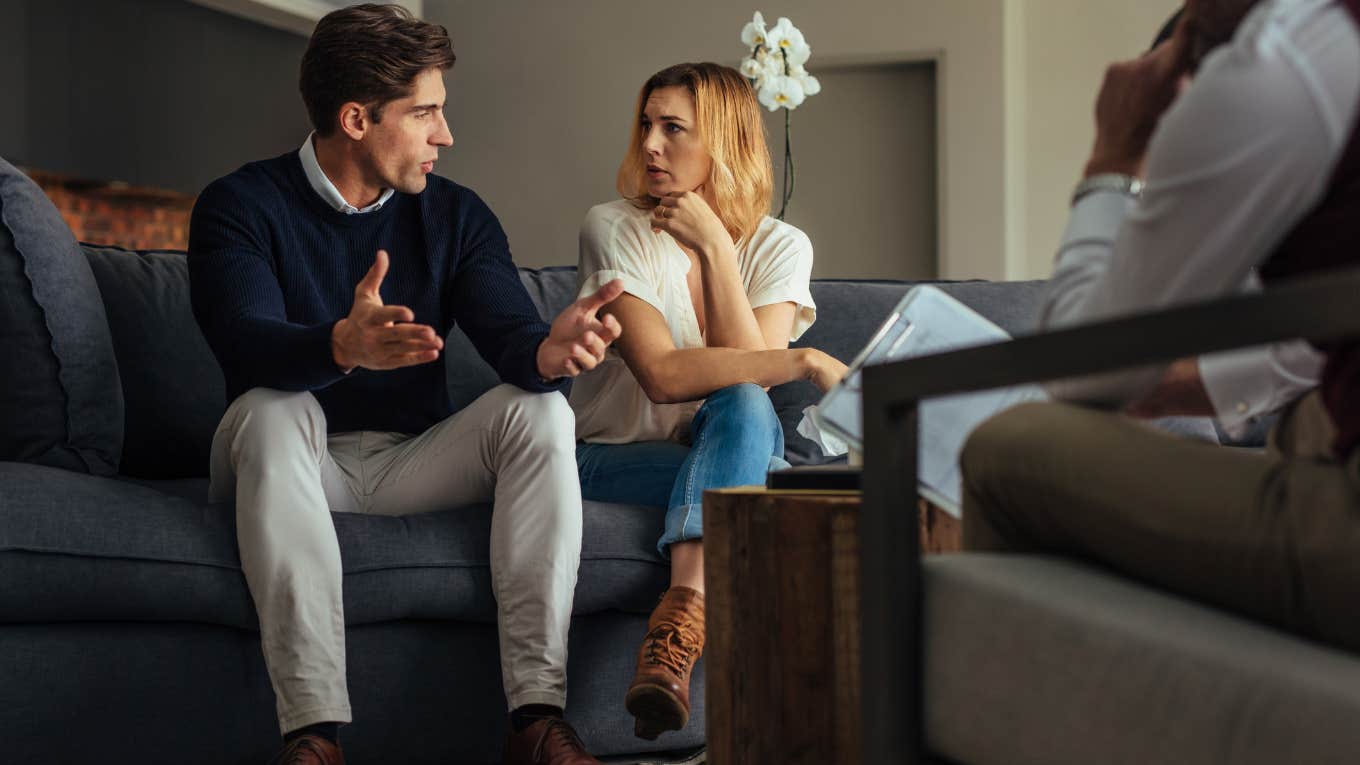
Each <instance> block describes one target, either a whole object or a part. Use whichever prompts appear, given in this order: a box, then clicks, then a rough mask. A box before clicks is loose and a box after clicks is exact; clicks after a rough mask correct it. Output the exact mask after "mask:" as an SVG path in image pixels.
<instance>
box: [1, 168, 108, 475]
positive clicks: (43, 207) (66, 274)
mask: <svg viewBox="0 0 1360 765" xmlns="http://www.w3.org/2000/svg"><path fill="white" fill-rule="evenodd" d="M0 358H3V359H4V363H3V364H0V460H18V461H24V462H33V463H38V464H43V465H52V466H55V467H61V468H66V469H67V470H78V471H81V472H89V473H95V474H98V475H112V474H113V473H116V472H117V470H118V461H119V454H120V451H121V449H122V444H123V394H122V390H121V388H120V385H119V382H118V368H117V364H116V362H115V360H114V353H113V344H112V342H111V340H110V339H109V330H108V323H107V321H106V319H105V315H104V306H103V304H102V303H101V302H100V301H99V289H98V288H97V287H96V286H95V281H94V276H93V275H92V274H91V273H90V266H89V264H88V263H86V262H85V258H84V257H82V256H81V254H80V247H79V245H77V244H76V240H75V237H73V236H72V235H71V230H70V229H69V228H67V226H66V223H65V222H64V221H62V219H61V214H60V213H58V212H57V208H56V207H54V206H53V205H52V203H51V202H50V201H49V200H48V199H47V197H46V195H44V194H43V192H42V189H40V188H38V186H37V184H35V183H34V182H33V181H31V180H29V178H28V177H27V176H25V175H24V174H23V173H21V172H19V171H18V170H17V169H16V168H15V167H14V166H13V165H11V164H9V163H8V162H6V161H4V160H3V159H0Z"/></svg>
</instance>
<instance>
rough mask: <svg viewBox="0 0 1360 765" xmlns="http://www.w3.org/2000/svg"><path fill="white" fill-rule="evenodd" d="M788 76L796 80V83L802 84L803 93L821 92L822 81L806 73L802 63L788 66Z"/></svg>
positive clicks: (810, 94) (808, 94) (812, 94)
mask: <svg viewBox="0 0 1360 765" xmlns="http://www.w3.org/2000/svg"><path fill="white" fill-rule="evenodd" d="M789 76H790V77H792V78H794V79H795V80H798V84H799V85H802V86H803V95H805V96H815V95H817V94H818V93H821V92H822V83H821V82H819V81H818V80H817V78H816V77H813V76H812V75H810V74H808V71H807V70H806V69H804V68H803V65H802V64H797V65H795V66H791V67H789Z"/></svg>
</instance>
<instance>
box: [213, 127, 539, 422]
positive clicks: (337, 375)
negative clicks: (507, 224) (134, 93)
mask: <svg viewBox="0 0 1360 765" xmlns="http://www.w3.org/2000/svg"><path fill="white" fill-rule="evenodd" d="M427 178H428V179H429V182H428V184H427V185H426V187H425V190H424V191H423V192H421V193H419V194H402V193H397V194H394V195H393V196H392V198H391V200H389V201H388V203H387V204H385V205H383V207H382V209H381V210H377V211H375V212H371V213H364V214H360V215H345V214H344V213H340V212H337V211H335V210H334V209H332V208H331V207H329V206H327V205H326V203H325V202H324V201H323V200H322V199H321V197H320V196H318V195H317V193H316V192H315V191H314V190H313V189H312V187H311V185H310V184H309V183H308V182H307V176H306V175H305V174H304V173H303V170H302V162H301V160H300V159H299V157H298V156H297V153H296V152H290V153H288V154H284V155H282V156H280V157H275V158H274V159H269V160H264V161H262V162H252V163H251V164H248V165H246V166H245V167H242V168H241V169H240V170H237V171H236V172H234V173H232V174H231V175H228V176H226V177H225V178H220V179H218V180H216V181H214V182H213V183H212V184H211V185H209V186H208V188H206V189H204V191H203V194H202V195H200V196H199V198H198V202H197V203H196V204H195V205H194V212H193V217H192V218H191V220H190V225H189V283H190V291H191V296H192V299H193V307H194V316H195V318H197V319H198V325H199V327H201V328H202V330H203V334H204V336H205V337H206V338H207V340H208V345H209V346H211V347H212V350H213V353H214V354H216V356H217V360H218V363H220V364H221V365H222V372H223V373H224V374H225V376H226V381H227V397H228V400H231V399H234V398H236V397H237V396H239V395H241V394H242V393H244V392H246V391H247V390H249V389H251V388H256V387H264V388H275V389H278V390H286V391H311V392H312V393H313V394H314V395H315V396H316V398H317V400H318V401H319V402H320V403H321V407H322V409H323V410H324V411H325V412H326V419H327V426H328V429H329V431H330V432H331V433H339V432H344V431H352V430H383V431H396V432H401V433H412V434H414V433H420V432H422V431H424V430H425V429H427V428H429V427H430V426H432V425H434V424H436V423H438V422H439V421H440V420H443V419H444V418H446V417H448V416H449V415H450V414H452V411H453V410H452V406H451V404H450V403H449V397H448V389H447V387H446V385H445V379H444V374H445V365H444V359H443V358H442V356H441V358H440V359H439V360H437V361H434V362H431V363H428V364H421V365H419V366H414V367H405V368H403V369H394V370H389V371H381V372H378V371H372V370H368V369H356V370H354V371H353V372H351V373H350V374H348V375H346V374H344V373H343V372H342V371H341V370H340V369H339V368H338V367H336V365H335V360H334V358H333V357H332V355H331V330H332V328H333V327H334V326H335V323H336V322H337V321H339V320H340V319H343V318H344V317H345V316H347V315H348V314H349V310H350V307H351V306H352V305H353V304H354V286H355V285H356V284H358V282H359V280H360V279H362V278H363V276H364V274H365V273H366V272H367V271H368V269H369V267H370V266H372V265H373V259H374V257H375V255H376V253H377V251H378V250H379V249H385V250H387V252H388V255H389V256H390V268H389V270H388V272H387V278H386V279H384V280H383V283H382V287H381V290H380V292H381V295H382V299H383V303H384V304H387V305H404V306H406V307H408V308H410V309H411V310H412V311H413V312H414V313H415V321H416V322H417V323H419V324H428V325H430V326H431V327H434V328H435V330H436V331H437V332H439V333H440V334H441V335H446V334H447V333H448V331H449V329H450V328H451V327H453V325H454V324H457V325H458V326H459V327H460V328H462V330H463V331H464V332H465V333H466V334H467V336H468V337H469V338H470V339H471V340H472V343H473V345H475V346H476V348H477V350H478V352H480V353H481V355H482V357H483V358H485V359H486V360H487V362H488V363H489V364H490V365H491V366H492V368H493V369H495V370H496V371H497V372H498V373H499V374H500V377H501V379H502V380H504V381H506V382H509V383H513V384H515V385H518V386H519V387H521V388H524V389H526V390H530V391H548V390H556V389H557V387H558V386H557V385H555V384H552V383H544V382H542V381H541V380H540V379H539V376H538V369H537V362H536V356H537V352H538V346H539V344H540V343H541V342H542V341H543V338H544V337H546V336H547V334H548V326H547V325H546V324H545V323H543V321H542V320H541V319H540V318H539V315H538V311H537V310H536V309H535V308H534V304H533V301H531V300H530V299H529V295H528V293H527V292H525V290H524V286H523V285H522V284H521V283H520V280H519V273H518V271H517V270H516V268H515V265H514V263H512V262H511V260H510V248H509V244H508V243H507V241H506V238H505V232H504V231H503V230H502V229H501V226H500V222H499V221H497V220H496V216H495V215H494V214H493V213H492V212H491V210H490V208H488V207H487V206H486V203H485V202H483V201H482V200H481V199H480V198H479V197H478V196H477V195H476V194H474V193H473V192H472V191H470V190H468V189H466V188H463V187H462V186H459V185H458V184H456V183H453V182H452V181H449V180H448V179H446V178H440V177H438V176H435V175H429V176H427Z"/></svg>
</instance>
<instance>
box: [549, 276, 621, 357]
mask: <svg viewBox="0 0 1360 765" xmlns="http://www.w3.org/2000/svg"><path fill="white" fill-rule="evenodd" d="M622 294H623V282H622V281H620V280H618V279H615V280H614V281H612V282H609V283H608V284H606V285H604V286H603V287H601V288H599V289H598V290H596V291H595V294H594V295H587V296H585V297H583V298H581V299H580V300H577V301H576V302H575V303H572V304H571V305H569V306H567V309H566V310H565V311H563V312H562V313H560V314H558V315H557V318H556V319H553V323H552V329H551V330H550V331H549V332H548V337H547V338H546V339H544V340H543V344H542V345H540V346H538V374H539V376H540V377H542V378H543V379H545V380H552V379H556V378H558V377H575V376H576V375H579V374H581V373H582V372H586V371H589V370H591V369H594V368H595V365H597V364H599V363H600V362H601V361H603V360H604V353H605V350H606V349H608V348H609V344H610V343H612V342H614V341H615V340H617V339H619V335H622V334H623V327H621V326H619V320H618V319H615V318H614V317H613V316H609V315H606V316H605V317H604V320H603V321H601V320H600V319H598V318H596V313H598V312H599V310H600V309H601V308H603V307H604V306H606V305H608V304H609V303H610V302H611V301H612V300H614V298H617V297H618V296H619V295H622Z"/></svg>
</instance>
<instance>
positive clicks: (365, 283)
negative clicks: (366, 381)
mask: <svg viewBox="0 0 1360 765" xmlns="http://www.w3.org/2000/svg"><path fill="white" fill-rule="evenodd" d="M387 265H388V257H387V251H386V250H378V255H377V257H376V258H375V259H374V260H373V265H372V266H371V267H370V268H369V269H368V273H367V274H364V278H363V279H361V280H359V284H358V285H356V286H355V288H354V306H353V307H352V308H351V309H350V311H349V316H347V317H345V318H343V319H341V320H340V321H338V322H336V324H335V328H334V329H333V330H331V356H332V357H333V358H334V359H335V364H336V366H338V367H340V368H341V369H344V370H345V371H349V370H351V369H353V368H355V367H364V368H365V369H397V368H399V367H409V366H414V365H416V364H425V363H428V362H431V361H434V360H435V359H437V358H439V351H440V349H442V348H443V347H444V341H443V339H442V338H440V337H439V335H438V334H437V333H436V332H435V331H434V328H433V327H430V326H428V325H425V324H410V323H408V322H411V321H414V320H415V314H414V313H412V312H411V309H409V308H407V307H406V306H401V305H383V301H382V296H381V295H380V294H379V292H378V290H379V288H380V287H381V286H382V281H383V278H384V277H386V276H387Z"/></svg>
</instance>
